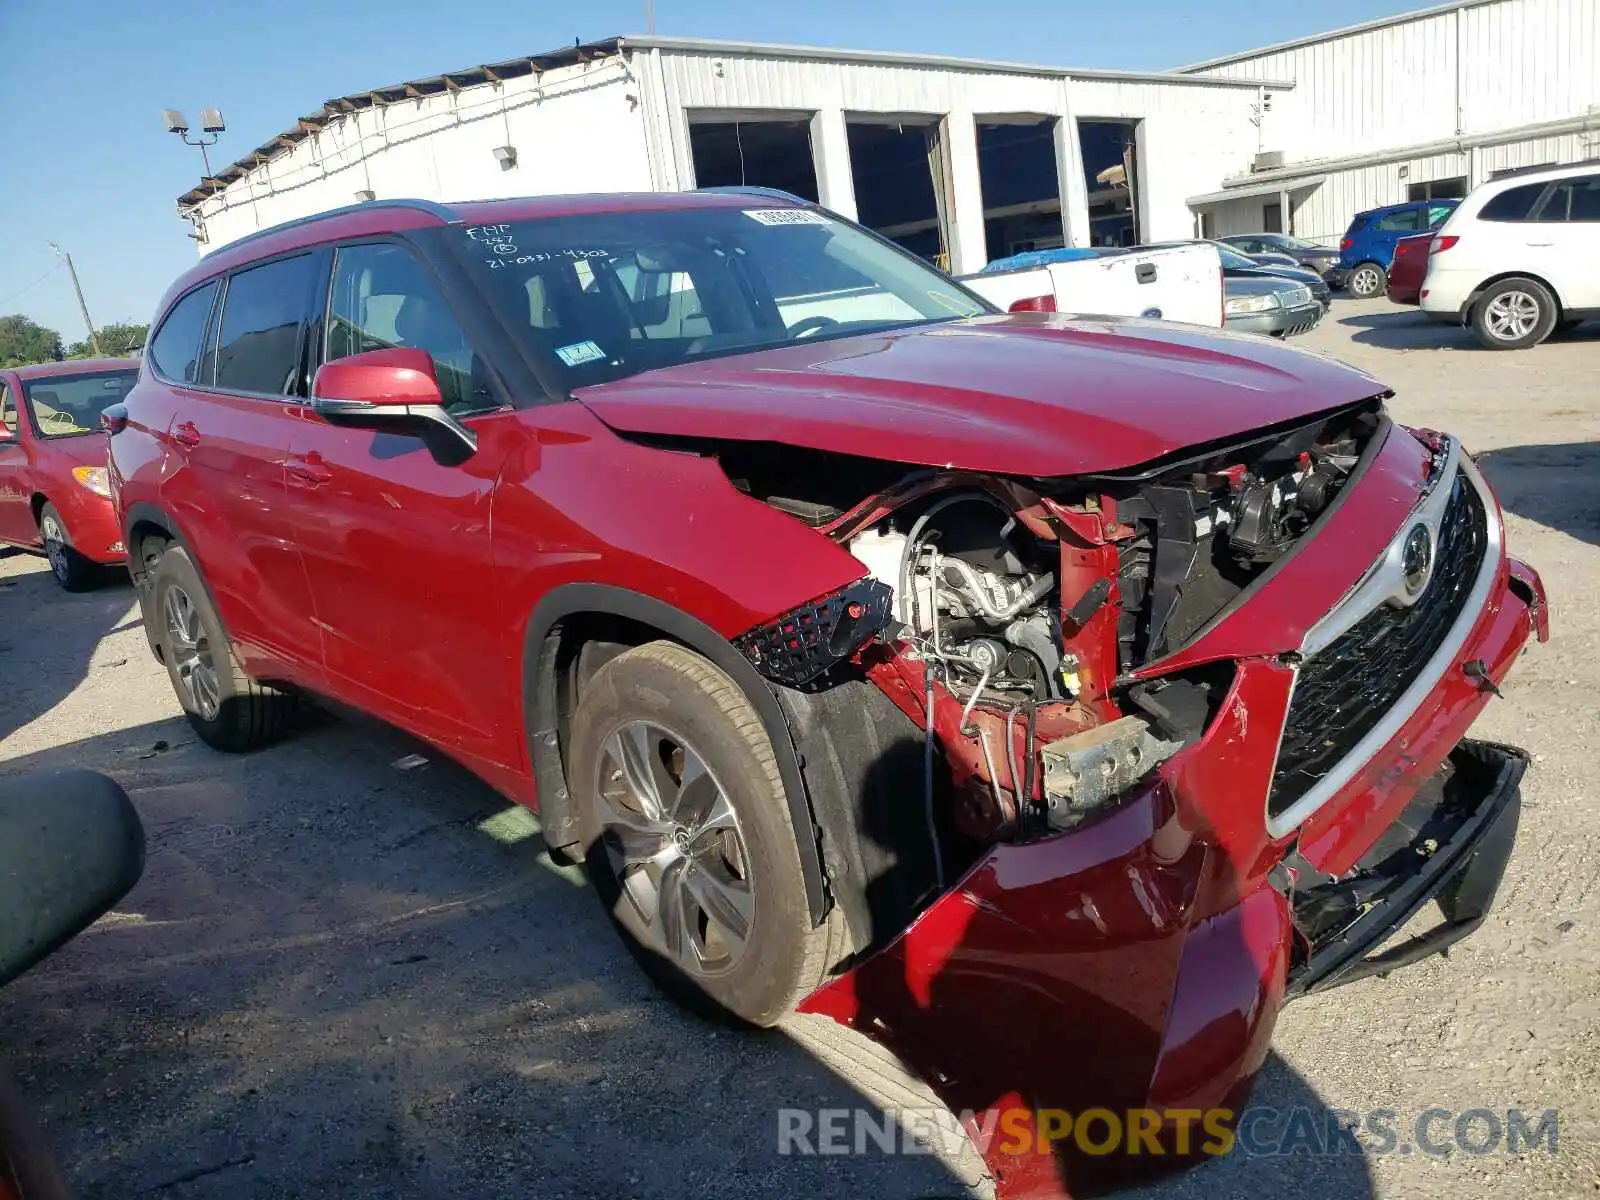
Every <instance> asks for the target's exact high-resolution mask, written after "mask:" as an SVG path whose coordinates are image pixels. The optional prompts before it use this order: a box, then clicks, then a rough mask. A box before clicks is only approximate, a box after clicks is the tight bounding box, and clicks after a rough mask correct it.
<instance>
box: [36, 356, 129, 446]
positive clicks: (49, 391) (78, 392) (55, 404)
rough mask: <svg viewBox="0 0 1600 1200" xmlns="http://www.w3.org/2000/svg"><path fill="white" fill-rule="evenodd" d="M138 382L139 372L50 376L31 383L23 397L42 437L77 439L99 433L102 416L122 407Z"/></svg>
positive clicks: (99, 372)
mask: <svg viewBox="0 0 1600 1200" xmlns="http://www.w3.org/2000/svg"><path fill="white" fill-rule="evenodd" d="M138 378H139V372H138V371H137V370H122V371H97V372H95V373H94V374H92V375H55V376H47V377H45V378H43V379H30V380H28V381H27V382H26V383H24V384H23V385H22V393H23V395H25V396H26V397H27V398H28V408H29V410H30V411H31V412H32V413H33V423H34V427H35V428H36V429H38V431H39V434H40V436H41V437H47V438H51V437H75V436H76V435H78V434H80V433H99V432H100V414H101V412H103V411H104V410H105V409H106V408H107V407H109V406H110V405H113V404H118V403H121V401H122V400H123V399H124V398H125V397H126V396H127V394H128V393H129V392H131V391H132V390H133V385H134V382H135V381H136V380H137V379H138Z"/></svg>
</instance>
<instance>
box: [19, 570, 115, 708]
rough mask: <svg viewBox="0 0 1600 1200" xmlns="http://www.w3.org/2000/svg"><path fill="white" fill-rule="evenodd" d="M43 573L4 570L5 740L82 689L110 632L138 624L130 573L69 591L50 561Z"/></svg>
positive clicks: (107, 576)
mask: <svg viewBox="0 0 1600 1200" xmlns="http://www.w3.org/2000/svg"><path fill="white" fill-rule="evenodd" d="M28 557H29V558H31V557H32V556H31V555H30V556H28ZM35 561H37V563H38V569H37V570H32V571H30V570H15V569H12V568H9V567H8V569H7V573H6V574H5V575H0V679H3V680H4V681H5V683H4V686H3V687H0V738H5V737H8V736H9V735H11V734H12V733H15V732H16V731H17V730H18V729H21V728H22V727H23V726H24V725H27V724H29V723H31V722H32V721H34V720H36V719H37V718H39V717H41V716H43V715H44V714H45V713H47V712H49V711H50V710H51V709H52V708H54V707H55V706H56V705H57V704H59V703H61V701H62V700H65V699H66V698H67V697H68V696H69V695H71V694H72V692H73V690H74V689H75V688H77V686H78V684H79V683H81V682H82V681H83V679H84V677H85V676H86V675H87V674H88V673H89V671H90V670H92V669H95V668H96V666H104V665H106V664H104V663H99V664H97V663H95V661H94V659H95V652H96V650H97V649H98V648H99V646H100V643H101V640H102V639H103V638H105V637H106V636H107V635H108V634H111V633H115V632H118V631H119V630H122V629H126V628H128V627H129V625H130V622H131V624H133V625H137V624H138V617H137V610H135V614H134V616H133V617H132V618H130V617H129V608H130V606H132V605H134V604H135V597H134V591H133V585H132V584H131V583H130V582H129V581H128V577H127V573H126V572H123V573H122V574H121V576H120V578H119V577H118V576H117V575H116V574H115V573H113V572H109V571H108V572H107V573H106V577H105V578H106V582H105V583H103V584H102V585H101V586H100V587H98V588H96V589H95V590H94V591H89V592H77V593H68V592H64V591H62V590H61V588H60V587H58V586H57V585H56V582H55V579H54V578H53V577H52V576H51V574H50V569H49V567H48V566H46V565H45V563H44V560H43V559H37V560H35Z"/></svg>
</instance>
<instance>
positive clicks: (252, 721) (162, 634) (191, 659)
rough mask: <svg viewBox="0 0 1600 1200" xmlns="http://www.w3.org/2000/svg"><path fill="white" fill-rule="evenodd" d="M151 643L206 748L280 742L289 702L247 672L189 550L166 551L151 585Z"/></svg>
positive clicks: (236, 748) (251, 747) (242, 747)
mask: <svg viewBox="0 0 1600 1200" xmlns="http://www.w3.org/2000/svg"><path fill="white" fill-rule="evenodd" d="M151 599H152V603H151V612H150V613H149V614H148V617H147V619H149V620H154V621H155V622H156V628H155V634H154V636H155V641H156V642H157V643H158V644H159V645H160V647H161V658H162V661H163V662H164V663H166V666H167V675H168V677H169V678H171V680H172V690H173V691H174V692H176V693H177V696H178V703H180V704H182V705H183V711H184V715H185V716H187V717H188V718H189V724H190V725H192V726H194V730H195V732H196V733H198V734H199V735H200V740H201V741H203V742H205V743H206V745H208V746H212V747H214V748H216V749H218V750H226V751H228V752H230V753H240V752H243V751H246V750H254V749H255V748H256V747H258V746H264V745H266V744H268V743H269V742H273V741H276V740H277V739H278V738H280V737H282V736H283V734H284V732H285V731H286V730H287V729H288V726H289V719H290V717H291V716H292V715H293V712H294V697H293V696H291V695H288V694H286V693H284V692H280V691H278V690H277V689H275V688H272V687H269V686H267V685H266V684H261V683H257V682H256V681H255V680H253V679H251V678H250V676H248V675H246V674H245V672H244V668H243V667H241V666H240V665H239V660H238V657H237V656H236V655H235V654H234V652H233V643H232V642H230V641H229V640H228V635H227V633H226V632H225V631H224V630H223V628H222V622H221V621H220V620H218V619H217V613H216V610H215V609H214V608H212V606H211V596H210V593H208V592H207V591H206V589H205V585H204V584H203V583H202V582H201V580H200V573H199V572H198V571H197V570H195V567H194V563H193V562H192V561H190V559H189V555H188V552H187V551H185V550H184V549H183V548H182V547H181V546H168V547H167V548H166V550H165V551H164V552H163V553H162V555H161V558H160V560H159V561H158V562H157V563H156V566H155V574H154V578H153V580H152V584H151Z"/></svg>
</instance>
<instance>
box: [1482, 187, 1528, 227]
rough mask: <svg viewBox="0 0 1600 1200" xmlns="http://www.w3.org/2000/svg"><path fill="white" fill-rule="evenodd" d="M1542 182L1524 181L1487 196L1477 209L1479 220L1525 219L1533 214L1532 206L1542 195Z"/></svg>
mask: <svg viewBox="0 0 1600 1200" xmlns="http://www.w3.org/2000/svg"><path fill="white" fill-rule="evenodd" d="M1544 189H1545V185H1544V184H1542V183H1525V184H1523V185H1522V186H1521V187H1514V188H1507V189H1506V190H1505V191H1503V192H1501V193H1500V194H1499V195H1498V196H1491V197H1489V199H1488V201H1487V202H1486V203H1485V204H1484V206H1483V208H1482V209H1480V210H1479V211H1478V220H1480V221H1526V220H1529V219H1531V217H1532V216H1533V206H1534V205H1535V204H1537V203H1538V202H1539V197H1540V196H1542V195H1544Z"/></svg>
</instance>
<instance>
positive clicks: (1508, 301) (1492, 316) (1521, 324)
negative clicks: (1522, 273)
mask: <svg viewBox="0 0 1600 1200" xmlns="http://www.w3.org/2000/svg"><path fill="white" fill-rule="evenodd" d="M1484 323H1485V324H1486V325H1487V326H1488V327H1489V334H1490V336H1491V337H1493V338H1495V339H1497V340H1499V341H1502V342H1515V341H1519V340H1520V339H1522V338H1525V337H1527V336H1528V335H1529V334H1530V333H1532V332H1533V331H1534V328H1535V327H1536V326H1537V325H1538V324H1539V301H1538V299H1537V298H1536V297H1534V296H1531V295H1529V294H1528V293H1527V292H1522V291H1509V292H1501V293H1500V294H1499V295H1498V296H1496V297H1495V298H1494V299H1493V300H1491V301H1490V302H1489V307H1488V308H1487V309H1485V310H1484Z"/></svg>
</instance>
